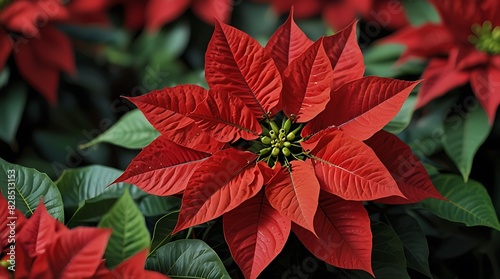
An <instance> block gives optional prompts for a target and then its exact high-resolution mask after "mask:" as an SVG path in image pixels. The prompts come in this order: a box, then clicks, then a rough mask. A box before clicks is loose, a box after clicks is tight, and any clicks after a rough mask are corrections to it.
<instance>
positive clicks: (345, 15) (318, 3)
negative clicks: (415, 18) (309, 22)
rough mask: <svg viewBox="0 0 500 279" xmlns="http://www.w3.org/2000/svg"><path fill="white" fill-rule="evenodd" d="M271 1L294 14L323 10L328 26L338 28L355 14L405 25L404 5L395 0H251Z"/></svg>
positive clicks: (388, 25)
mask: <svg viewBox="0 0 500 279" xmlns="http://www.w3.org/2000/svg"><path fill="white" fill-rule="evenodd" d="M254 1H256V2H271V3H272V5H273V8H274V10H275V11H276V12H277V13H279V14H285V13H287V12H289V11H290V9H291V7H292V6H294V7H295V15H296V16H297V18H309V17H312V16H315V15H318V14H322V15H323V18H324V20H325V21H326V22H327V23H328V25H329V26H330V27H332V28H333V29H335V30H340V29H342V28H344V27H346V26H348V25H349V24H350V23H351V22H352V21H353V20H354V19H356V18H357V16H358V15H359V16H361V17H362V18H363V19H365V20H367V21H375V22H377V24H378V25H377V26H383V27H385V28H390V29H398V28H401V27H403V26H406V25H408V20H407V19H406V16H405V13H404V9H403V5H402V4H401V3H400V2H399V1H395V0H340V1H339V0H326V1H325V0H254Z"/></svg>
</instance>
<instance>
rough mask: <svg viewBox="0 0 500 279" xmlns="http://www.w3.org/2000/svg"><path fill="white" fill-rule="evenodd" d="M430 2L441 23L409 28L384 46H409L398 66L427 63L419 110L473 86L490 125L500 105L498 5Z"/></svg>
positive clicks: (472, 1) (471, 0)
mask: <svg viewBox="0 0 500 279" xmlns="http://www.w3.org/2000/svg"><path fill="white" fill-rule="evenodd" d="M432 3H433V4H434V5H435V6H436V8H437V9H438V11H439V13H440V15H441V19H442V23H440V24H431V23H429V24H426V25H423V26H421V27H407V28H405V29H403V30H401V31H400V32H398V33H396V34H394V35H392V36H390V37H388V38H387V39H385V40H384V42H386V43H390V42H395V43H402V44H404V45H406V46H407V49H406V51H405V52H404V54H403V55H402V57H401V58H400V61H405V60H407V59H408V58H410V57H420V58H427V59H429V64H428V66H427V68H426V69H425V71H424V73H423V78H424V81H423V83H422V88H421V89H420V92H419V95H418V102H417V107H422V106H424V105H425V104H427V103H428V102H429V101H431V100H433V99H435V98H437V97H439V96H442V95H444V94H445V93H447V92H448V91H450V90H451V89H453V88H456V87H459V86H462V85H465V84H467V83H470V85H471V86H472V89H473V91H474V94H475V95H476V97H477V99H478V101H479V102H480V103H481V105H482V106H483V108H484V110H485V111H486V113H487V115H488V119H489V121H490V123H492V122H493V120H494V118H495V114H496V110H497V108H498V105H499V104H500V94H499V93H498V92H499V91H500V41H499V40H498V36H499V35H500V3H499V2H498V1H493V0H491V1H490V0H488V1H479V0H464V1H441V0H433V1H432ZM457 18H460V20H458V21H457V20H456V19H457ZM495 34H496V35H495ZM495 36H496V37H495Z"/></svg>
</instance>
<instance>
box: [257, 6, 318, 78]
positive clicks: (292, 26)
mask: <svg viewBox="0 0 500 279" xmlns="http://www.w3.org/2000/svg"><path fill="white" fill-rule="evenodd" d="M312 44H313V41H311V40H309V38H307V36H306V34H304V32H302V30H301V29H300V28H299V26H297V24H296V23H295V21H294V20H293V9H291V10H290V15H288V19H287V20H286V22H285V23H284V24H283V25H281V26H280V27H279V28H278V30H276V32H274V34H273V35H272V36H271V38H270V39H269V41H268V42H267V44H266V50H267V52H269V54H270V55H271V57H272V58H273V60H274V62H275V63H276V67H278V70H279V71H280V72H281V73H283V72H284V71H285V69H286V67H287V66H288V65H289V64H290V63H291V62H292V61H293V60H295V58H297V57H299V56H300V55H301V54H302V53H303V52H304V51H305V50H306V49H307V48H308V47H310V46H311V45H312Z"/></svg>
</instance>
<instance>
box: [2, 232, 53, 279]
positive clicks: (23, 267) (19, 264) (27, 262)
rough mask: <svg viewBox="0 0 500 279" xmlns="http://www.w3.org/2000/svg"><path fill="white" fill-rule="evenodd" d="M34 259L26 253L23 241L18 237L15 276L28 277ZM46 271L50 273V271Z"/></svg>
mask: <svg viewBox="0 0 500 279" xmlns="http://www.w3.org/2000/svg"><path fill="white" fill-rule="evenodd" d="M9 250H10V248H9ZM34 260H35V259H33V258H32V257H30V256H29V255H28V251H27V249H26V248H25V247H24V245H23V243H22V242H21V241H19V239H18V240H17V243H16V278H29V276H30V274H31V273H32V267H33V261H34ZM47 273H49V274H50V272H47ZM0 278H2V277H0ZM7 278H10V277H7Z"/></svg>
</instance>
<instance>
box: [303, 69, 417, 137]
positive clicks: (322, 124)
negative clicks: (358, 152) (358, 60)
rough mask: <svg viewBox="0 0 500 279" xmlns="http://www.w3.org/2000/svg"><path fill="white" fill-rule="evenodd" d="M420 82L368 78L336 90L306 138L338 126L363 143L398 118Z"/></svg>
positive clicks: (305, 133)
mask: <svg viewBox="0 0 500 279" xmlns="http://www.w3.org/2000/svg"><path fill="white" fill-rule="evenodd" d="M417 84H418V82H410V81H402V80H396V79H390V78H380V77H365V78H362V79H358V80H355V81H352V82H349V83H347V84H345V85H344V86H341V87H340V88H338V89H337V90H335V91H332V97H331V101H330V102H329V103H328V106H327V107H326V109H325V110H324V112H323V113H321V114H320V115H319V116H318V117H316V118H315V119H314V120H313V121H311V123H309V124H308V125H307V126H306V127H304V129H303V130H302V134H303V135H310V134H314V133H317V132H319V131H320V130H322V129H325V128H327V127H329V126H332V125H335V126H337V127H339V128H340V129H341V130H343V131H345V132H347V133H348V134H349V135H350V136H352V137H355V138H357V139H359V140H365V139H367V138H369V137H371V136H372V135H373V134H374V133H376V132H377V131H379V130H381V129H382V128H383V127H384V126H385V125H386V124H387V123H389V121H390V120H391V119H392V118H394V116H396V114H397V113H398V112H399V110H400V109H401V106H402V105H403V103H404V101H405V100H406V98H407V97H408V95H409V94H410V93H411V91H412V90H413V88H415V86H417Z"/></svg>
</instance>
